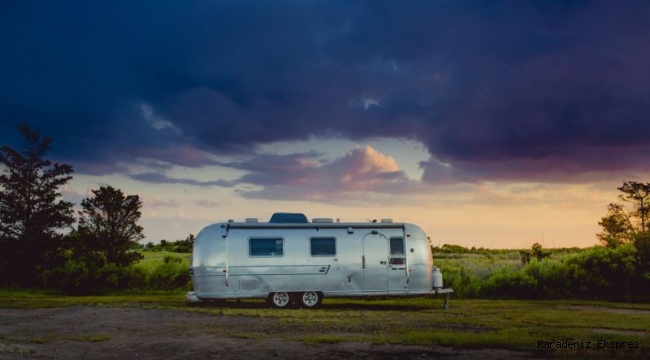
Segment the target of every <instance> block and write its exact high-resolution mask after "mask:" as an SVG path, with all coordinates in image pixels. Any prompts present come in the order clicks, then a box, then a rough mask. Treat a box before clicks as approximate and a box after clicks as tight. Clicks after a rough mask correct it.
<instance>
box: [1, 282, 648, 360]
mask: <svg viewBox="0 0 650 360" xmlns="http://www.w3.org/2000/svg"><path fill="white" fill-rule="evenodd" d="M183 295H184V294H182V293H161V294H136V295H111V296H89V297H61V296H55V295H52V294H48V293H43V292H38V291H19V290H2V291H0V308H42V307H65V306H75V305H76V306H79V305H81V306H123V307H142V308H164V309H170V310H174V311H188V312H196V313H204V314H206V315H220V316H245V317H255V318H260V319H264V321H263V322H261V323H260V325H259V326H256V327H255V328H245V327H244V328H242V327H233V328H232V329H230V328H227V329H225V328H224V329H221V330H220V331H221V332H222V333H223V334H225V335H229V336H233V337H237V338H249V339H258V338H266V337H269V336H273V337H283V338H286V339H290V340H299V341H302V342H304V343H306V344H309V345H322V344H336V343H340V342H345V341H361V342H368V343H373V344H388V343H390V344H404V345H424V346H429V345H440V346H450V347H457V348H477V349H480V348H501V349H511V350H521V351H528V352H531V353H533V354H535V355H536V356H541V357H562V358H564V357H595V358H610V357H615V358H616V357H624V358H645V357H648V355H650V333H649V332H648V324H650V304H643V303H634V304H630V303H609V302H590V301H519V300H466V299H460V300H457V299H453V298H452V300H451V304H450V305H451V306H450V309H449V310H443V309H442V304H443V300H442V298H427V297H421V298H389V299H325V301H324V302H323V307H322V308H320V309H312V310H304V309H289V310H275V309H269V308H268V307H267V306H266V305H265V304H264V302H262V301H261V300H246V301H240V302H234V301H228V302H225V303H215V304H207V305H200V306H193V305H189V304H187V303H186V302H185V299H184V297H183ZM271 334H272V335H271ZM76 340H77V341H106V340H108V339H107V337H105V336H104V337H103V336H102V335H101V334H99V335H89V336H87V337H84V338H80V339H76ZM539 340H542V341H565V340H567V341H578V342H580V341H585V342H586V341H591V342H592V345H594V344H597V342H598V340H606V341H610V342H611V341H618V342H630V341H631V342H638V343H639V345H640V349H636V350H631V349H625V350H621V349H619V350H618V351H611V350H608V349H598V348H595V346H592V349H538V341H539Z"/></svg>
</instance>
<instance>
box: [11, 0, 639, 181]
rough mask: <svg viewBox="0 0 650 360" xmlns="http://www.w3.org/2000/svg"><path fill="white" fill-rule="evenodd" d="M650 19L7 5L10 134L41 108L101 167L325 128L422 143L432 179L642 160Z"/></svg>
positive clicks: (583, 4) (490, 5)
mask: <svg viewBox="0 0 650 360" xmlns="http://www.w3.org/2000/svg"><path fill="white" fill-rule="evenodd" d="M648 18H650V5H649V4H648V3H647V2H645V1H625V2H612V1H608V0H602V1H514V0H513V1H497V2H483V1H431V2H430V1H412V2H410V1H405V2H388V1H386V2H384V1H368V2H343V1H341V2H337V1H328V2H300V1H274V2H257V1H219V2H217V1H192V2H189V1H186V2H160V1H158V2H134V1H112V2H87V1H64V2H53V1H43V2H38V1H24V2H4V3H3V4H2V5H0V43H2V44H3V45H2V46H3V52H2V56H0V79H1V80H0V142H2V143H3V144H5V143H8V144H15V143H16V141H17V140H16V137H17V132H16V131H15V126H16V125H17V124H19V123H20V122H22V121H25V120H28V121H30V122H31V123H32V124H34V125H37V126H38V127H39V128H40V129H41V130H42V132H43V133H44V134H46V135H48V136H50V137H53V138H54V139H55V143H54V149H53V153H54V154H55V155H56V156H58V157H59V158H61V159H64V160H66V161H68V162H70V163H72V164H73V165H75V168H76V170H77V172H84V173H94V174H101V173H109V172H125V171H126V170H125V169H124V168H123V167H121V166H122V165H120V163H121V162H122V163H123V162H131V161H139V162H141V163H142V161H146V160H155V161H156V162H167V163H170V164H176V165H182V166H189V167H200V166H205V165H211V164H214V162H213V161H212V160H211V159H210V158H209V157H208V156H207V155H206V154H210V153H215V154H216V153H233V152H238V153H242V152H249V153H252V152H254V151H255V150H256V146H257V145H258V144H262V143H267V142H272V141H280V140H298V139H307V138H308V137H309V136H310V135H311V136H313V135H316V136H331V135H336V136H343V137H347V138H351V139H362V138H368V137H373V136H387V137H409V138H413V139H417V140H420V141H422V142H423V143H424V144H425V145H426V146H427V148H428V149H429V151H430V153H431V155H432V158H431V159H430V161H428V162H424V163H422V166H423V167H424V169H425V173H424V177H423V179H424V180H426V181H431V182H445V181H458V180H462V181H480V180H483V179H519V180H531V179H540V178H543V179H545V180H553V179H555V180H562V179H566V178H571V177H572V176H573V175H578V174H585V173H593V172H607V171H618V170H642V169H647V168H648V166H649V160H648V157H647V156H645V155H644V154H647V147H646V144H647V143H648V140H647V139H649V138H650V127H648V126H646V125H645V124H646V123H647V119H648V114H650V103H649V100H648V99H650V86H649V85H648V84H650V68H649V67H648V66H647V64H649V63H650V25H648V21H647V19H648ZM612 153H615V154H617V155H620V156H616V157H614V156H611V154H612ZM260 160H263V159H260ZM389 175H390V174H388V175H384V176H389ZM134 176H136V177H138V176H139V177H140V178H146V179H148V181H163V180H166V179H160V178H157V179H156V178H153V179H152V178H151V177H143V176H142V175H134ZM250 176H255V173H251V175H250ZM278 176H280V177H282V176H283V175H278ZM249 180H250V181H251V182H252V183H257V182H260V181H257V180H256V179H249ZM285 180H286V179H285ZM278 181H283V179H278Z"/></svg>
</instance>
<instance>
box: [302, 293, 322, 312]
mask: <svg viewBox="0 0 650 360" xmlns="http://www.w3.org/2000/svg"><path fill="white" fill-rule="evenodd" d="M299 299H300V305H301V306H302V307H304V308H306V309H314V308H317V307H319V306H320V304H321V303H322V302H323V293H321V292H318V291H307V292H304V293H300V298H299Z"/></svg>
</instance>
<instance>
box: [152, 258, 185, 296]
mask: <svg viewBox="0 0 650 360" xmlns="http://www.w3.org/2000/svg"><path fill="white" fill-rule="evenodd" d="M149 283H150V286H151V287H152V288H154V289H157V290H176V289H189V288H190V287H191V286H190V271H189V267H188V266H187V265H186V264H184V263H183V259H181V258H179V257H176V256H170V255H167V256H165V258H164V261H163V263H162V264H160V265H158V266H157V267H156V268H155V269H154V270H153V273H152V274H151V277H150V278H149Z"/></svg>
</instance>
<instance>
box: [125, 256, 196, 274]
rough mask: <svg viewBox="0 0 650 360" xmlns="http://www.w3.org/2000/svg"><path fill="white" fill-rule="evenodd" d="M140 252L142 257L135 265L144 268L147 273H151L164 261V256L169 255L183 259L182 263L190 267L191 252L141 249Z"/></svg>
mask: <svg viewBox="0 0 650 360" xmlns="http://www.w3.org/2000/svg"><path fill="white" fill-rule="evenodd" d="M141 254H142V255H143V256H144V259H142V260H140V261H139V262H138V263H137V264H135V266H136V267H139V268H142V269H144V270H145V271H146V272H147V273H149V274H150V273H152V272H153V271H154V270H155V269H156V267H157V266H159V265H161V264H163V263H164V261H165V257H166V256H171V257H175V258H180V259H182V260H183V263H184V264H185V265H187V267H188V268H189V267H190V258H191V257H192V254H189V253H172V252H164V251H142V252H141Z"/></svg>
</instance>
